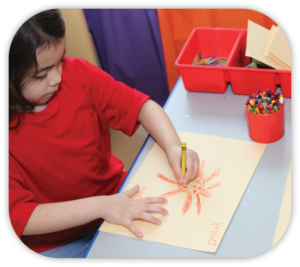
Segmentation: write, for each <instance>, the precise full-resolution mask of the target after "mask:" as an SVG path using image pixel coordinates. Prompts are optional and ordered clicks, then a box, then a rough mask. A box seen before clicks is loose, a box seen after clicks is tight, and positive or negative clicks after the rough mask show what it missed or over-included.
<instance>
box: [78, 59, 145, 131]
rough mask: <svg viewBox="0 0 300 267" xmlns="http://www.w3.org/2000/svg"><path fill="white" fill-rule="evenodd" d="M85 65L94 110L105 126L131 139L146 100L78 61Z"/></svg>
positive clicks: (139, 93)
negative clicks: (101, 117)
mask: <svg viewBox="0 0 300 267" xmlns="http://www.w3.org/2000/svg"><path fill="white" fill-rule="evenodd" d="M79 61H80V64H83V65H85V70H86V76H87V82H88V84H87V86H85V87H86V90H88V93H89V95H90V99H91V102H92V105H93V107H94V108H95V109H96V111H97V113H98V114H101V115H104V117H105V120H106V123H107V125H108V126H110V127H111V128H113V129H115V130H121V131H122V132H123V133H125V134H127V135H129V136H131V135H132V134H133V133H134V132H135V131H136V129H137V128H138V123H137V119H138V115H139V112H140V110H141V108H142V106H143V104H144V103H145V102H146V101H147V100H148V99H149V96H148V95H146V94H144V93H142V92H140V91H138V90H136V89H132V88H130V87H129V86H127V85H125V84H124V83H122V82H118V81H116V80H115V79H114V78H113V77H111V76H110V75H109V74H108V73H106V72H104V71H103V70H102V69H100V68H98V67H96V66H94V65H92V64H91V63H89V62H87V61H85V60H83V59H79Z"/></svg>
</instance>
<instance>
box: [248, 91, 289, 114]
mask: <svg viewBox="0 0 300 267" xmlns="http://www.w3.org/2000/svg"><path fill="white" fill-rule="evenodd" d="M282 104H283V96H282V95H280V93H275V92H274V91H273V90H270V89H267V90H266V91H265V90H257V93H254V94H252V95H249V97H248V98H247V101H246V107H247V109H248V110H249V111H250V112H252V113H255V114H261V115H264V114H271V113H273V112H276V111H278V110H279V109H280V108H281V107H282Z"/></svg>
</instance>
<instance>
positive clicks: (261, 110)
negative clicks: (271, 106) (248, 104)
mask: <svg viewBox="0 0 300 267" xmlns="http://www.w3.org/2000/svg"><path fill="white" fill-rule="evenodd" d="M258 108H259V110H260V112H261V113H262V114H267V111H266V110H265V109H264V107H263V105H262V103H260V102H258Z"/></svg>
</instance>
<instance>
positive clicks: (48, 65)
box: [22, 37, 66, 111]
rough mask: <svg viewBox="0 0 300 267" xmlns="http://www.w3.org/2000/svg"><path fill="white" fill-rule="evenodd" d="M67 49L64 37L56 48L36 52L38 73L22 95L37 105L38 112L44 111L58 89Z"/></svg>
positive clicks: (53, 46)
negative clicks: (62, 61)
mask: <svg viewBox="0 0 300 267" xmlns="http://www.w3.org/2000/svg"><path fill="white" fill-rule="evenodd" d="M65 49H66V38H65V37H63V38H62V39H61V42H59V43H58V44H57V45H56V46H55V45H51V46H50V47H49V48H38V49H37V51H36V58H37V62H38V73H37V75H36V76H35V77H33V79H32V80H31V81H30V82H29V83H27V84H26V85H25V86H24V87H23V88H22V95H23V96H24V97H25V98H26V99H27V101H29V102H31V103H34V104H35V106H36V108H35V110H36V111H38V110H42V109H43V108H44V107H45V106H46V105H47V103H48V101H49V99H50V98H51V96H52V95H53V94H54V93H55V92H56V90H57V89H58V86H59V83H60V82H61V73H62V67H61V60H62V58H63V56H64V54H65ZM31 75H32V74H31ZM28 78H32V77H28Z"/></svg>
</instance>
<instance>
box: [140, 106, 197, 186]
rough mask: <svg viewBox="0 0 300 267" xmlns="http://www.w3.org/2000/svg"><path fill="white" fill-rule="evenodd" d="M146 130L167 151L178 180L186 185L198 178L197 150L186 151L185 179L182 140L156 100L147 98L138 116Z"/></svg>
mask: <svg viewBox="0 0 300 267" xmlns="http://www.w3.org/2000/svg"><path fill="white" fill-rule="evenodd" d="M138 122H140V123H141V124H142V125H143V127H144V128H145V129H146V131H147V132H148V133H149V134H150V135H151V136H152V137H153V138H154V139H155V140H156V142H157V143H158V144H159V145H160V146H161V147H162V148H163V149H164V150H165V151H166V154H167V157H168V160H169V163H170V165H171V167H172V169H173V171H174V174H175V177H176V179H177V181H178V182H179V183H180V184H182V185H183V186H184V187H186V186H187V184H188V183H189V182H190V181H191V180H193V179H194V178H196V176H197V175H198V171H199V158H198V155H197V153H196V152H195V151H193V150H190V149H187V151H186V168H187V171H186V174H185V177H184V179H183V176H182V173H181V168H180V164H181V141H180V139H179V136H178V134H177V132H176V130H175V128H174V126H173V124H172V122H171V121H170V119H169V117H168V115H167V114H166V113H165V111H164V110H163V109H162V108H161V107H160V106H159V105H158V104H157V103H156V102H154V101H152V100H147V101H146V102H145V103H144V105H143V106H142V108H141V111H140V113H139V116H138Z"/></svg>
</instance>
